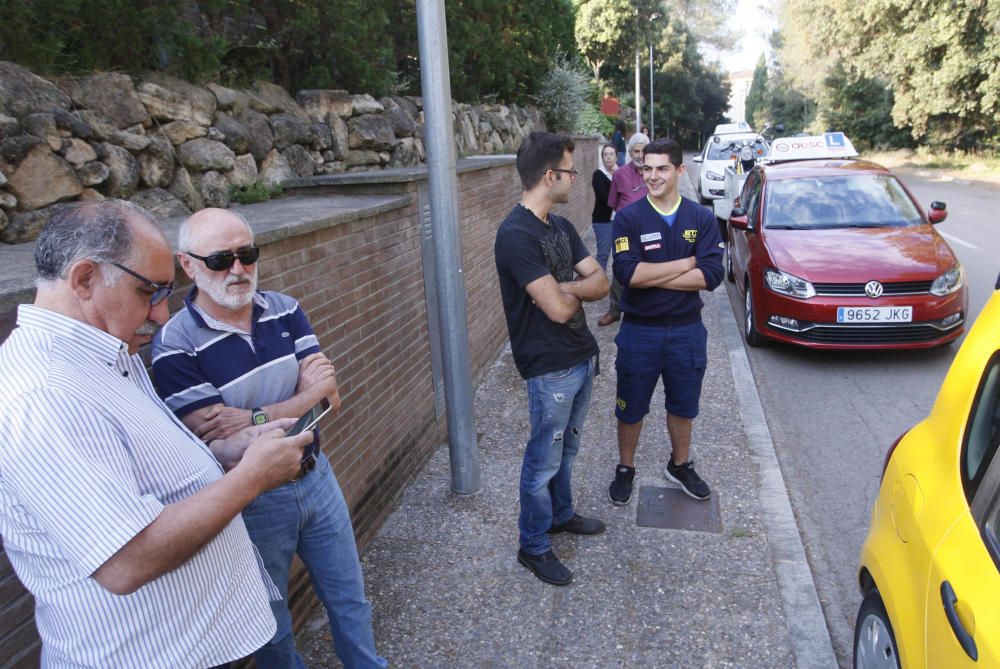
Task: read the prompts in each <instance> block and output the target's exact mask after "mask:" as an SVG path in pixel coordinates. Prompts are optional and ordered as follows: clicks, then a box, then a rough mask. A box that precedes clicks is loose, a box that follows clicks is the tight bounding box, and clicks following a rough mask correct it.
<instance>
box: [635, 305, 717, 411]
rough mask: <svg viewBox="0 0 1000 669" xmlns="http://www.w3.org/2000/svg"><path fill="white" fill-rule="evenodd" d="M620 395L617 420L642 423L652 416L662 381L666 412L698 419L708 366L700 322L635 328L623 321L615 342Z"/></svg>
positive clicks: (703, 333)
mask: <svg viewBox="0 0 1000 669" xmlns="http://www.w3.org/2000/svg"><path fill="white" fill-rule="evenodd" d="M615 344H617V345H618V357H617V359H616V360H615V369H616V370H617V372H618V396H617V399H616V402H615V416H616V417H617V418H618V420H620V421H621V422H623V423H628V424H633V423H638V422H639V421H641V420H642V419H643V417H644V416H645V415H646V414H647V413H649V401H650V399H652V397H653V391H654V390H655V389H656V382H657V380H658V379H663V394H664V395H665V399H666V401H665V402H664V406H665V408H666V410H667V413H669V414H673V415H675V416H680V417H682V418H694V417H696V416H697V415H698V400H699V399H700V398H701V381H702V379H703V378H704V377H705V366H706V365H707V364H708V348H707V346H708V330H706V329H705V326H704V324H702V323H701V322H700V321H699V322H697V323H690V324H688V325H637V324H635V323H629V322H624V323H622V325H621V328H620V329H619V330H618V336H617V337H615Z"/></svg>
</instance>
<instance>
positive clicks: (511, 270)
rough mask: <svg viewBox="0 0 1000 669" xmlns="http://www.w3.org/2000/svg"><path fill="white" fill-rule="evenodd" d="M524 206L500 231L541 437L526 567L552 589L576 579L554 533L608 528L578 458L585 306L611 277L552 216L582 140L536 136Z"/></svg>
mask: <svg viewBox="0 0 1000 669" xmlns="http://www.w3.org/2000/svg"><path fill="white" fill-rule="evenodd" d="M517 171H518V174H519V175H520V177H521V185H522V187H523V192H522V194H521V202H520V203H519V204H518V205H517V206H516V207H514V210H513V211H511V213H510V214H509V215H508V216H507V218H506V219H504V221H503V223H501V224H500V228H499V229H498V230H497V238H496V244H495V246H494V252H495V254H496V265H497V274H498V275H499V278H500V293H501V296H502V297H503V308H504V314H505V316H506V317H507V331H508V332H509V333H510V346H511V350H512V351H513V354H514V364H516V365H517V370H518V371H519V372H520V373H521V376H522V377H524V379H525V385H526V387H527V390H528V413H529V416H530V420H531V436H530V437H529V439H528V443H527V446H526V448H525V451H524V461H523V463H522V464H521V485H520V501H521V515H520V518H519V520H518V529H519V530H520V535H521V536H520V550H519V551H518V553H517V559H518V561H519V562H520V563H521V564H523V565H524V566H525V567H527V568H528V569H530V570H531V572H532V573H533V574H534V575H535V576H537V577H538V578H539V579H541V580H542V581H545V582H546V583H551V584H553V585H568V584H569V583H570V582H571V581H572V580H573V573H572V572H571V571H570V570H569V569H567V568H566V567H565V566H563V564H562V563H561V562H560V561H559V559H558V558H557V557H556V556H555V555H554V554H553V553H552V544H551V541H550V540H549V536H548V535H549V534H555V533H559V532H571V533H573V534H599V533H600V532H603V531H604V523H602V522H601V521H599V520H596V519H593V518H584V517H583V516H580V515H579V514H577V513H575V512H574V511H573V497H572V493H571V490H570V488H571V481H572V467H573V458H574V457H575V456H576V453H577V451H578V450H579V448H580V432H581V430H582V429H583V421H584V419H585V418H586V417H587V408H588V407H589V405H590V393H591V388H592V386H593V380H594V374H595V373H596V366H597V352H598V348H597V341H595V339H594V336H593V335H592V334H590V330H589V329H588V328H587V320H586V318H585V316H584V313H583V306H582V303H583V302H584V301H593V300H599V299H601V298H602V297H604V296H605V295H607V294H608V279H607V277H606V276H605V274H604V270H602V269H601V266H600V265H598V264H597V261H596V260H594V258H593V257H592V256H590V255H589V254H588V252H587V249H586V247H584V245H583V242H582V241H581V240H580V235H579V234H577V232H576V228H574V227H573V224H572V223H570V222H569V221H567V220H566V219H565V218H562V217H560V216H555V215H553V214H550V213H549V210H550V209H551V208H552V206H553V205H554V204H557V203H560V202H567V201H569V194H570V189H571V188H572V185H573V182H574V181H575V179H576V175H577V171H576V170H575V169H574V168H573V141H572V140H571V139H570V138H569V137H566V136H564V135H554V134H551V133H545V132H534V133H531V135H529V136H528V138H527V139H526V140H525V141H524V143H523V144H521V148H520V149H518V151H517Z"/></svg>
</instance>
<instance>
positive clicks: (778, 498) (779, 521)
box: [708, 285, 837, 669]
mask: <svg viewBox="0 0 1000 669" xmlns="http://www.w3.org/2000/svg"><path fill="white" fill-rule="evenodd" d="M708 295H711V296H712V298H713V299H715V302H716V306H717V307H718V310H719V316H720V321H721V324H722V328H723V338H724V339H725V341H726V348H728V349H729V365H730V368H731V369H732V372H733V382H734V384H735V386H736V397H737V401H738V404H739V410H740V417H741V418H742V419H743V427H744V429H745V430H746V437H747V445H748V446H749V447H750V452H751V458H752V459H753V461H754V463H755V464H756V465H757V476H758V481H759V484H760V487H759V494H760V504H761V520H763V522H764V532H765V533H766V534H767V545H768V548H769V549H770V551H771V562H772V566H773V568H774V573H775V576H776V577H777V581H778V590H779V592H780V593H781V599H782V608H783V609H784V612H785V625H786V626H787V629H788V636H789V639H790V641H791V644H792V651H793V652H794V653H795V658H796V660H797V663H796V664H797V666H798V667H809V668H810V669H811V668H812V667H822V668H824V669H830V668H833V667H836V666H837V655H836V653H835V652H834V650H833V641H832V640H831V638H830V631H829V630H828V629H827V626H826V618H825V617H824V616H823V607H822V606H821V605H820V602H819V593H818V592H817V591H816V583H815V581H814V580H813V575H812V570H811V569H810V568H809V561H808V560H807V559H806V551H805V548H804V547H803V545H802V537H801V536H800V534H799V528H798V524H797V523H796V522H795V513H794V512H793V511H792V503H791V500H789V498H788V489H787V487H786V486H785V480H784V478H783V477H782V474H781V466H780V465H779V464H778V456H777V454H776V453H775V452H774V442H773V441H771V431H770V430H769V429H768V427H767V420H766V419H765V418H764V407H763V406H762V405H761V403H760V395H758V394H757V384H756V382H755V381H754V377H753V372H751V370H750V360H749V359H748V358H747V353H746V350H745V349H744V348H743V339H742V336H741V335H740V318H739V316H737V314H736V313H735V312H734V310H733V309H732V308H730V303H729V295H728V292H727V290H726V287H725V285H723V286H721V290H718V291H713V292H711V293H708Z"/></svg>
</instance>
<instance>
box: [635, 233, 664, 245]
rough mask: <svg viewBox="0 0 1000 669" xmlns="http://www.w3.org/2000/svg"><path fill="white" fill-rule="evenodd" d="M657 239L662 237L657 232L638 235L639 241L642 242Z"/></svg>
mask: <svg viewBox="0 0 1000 669" xmlns="http://www.w3.org/2000/svg"><path fill="white" fill-rule="evenodd" d="M658 239H663V236H662V235H661V234H660V233H659V232H650V233H649V234H646V235H642V236H640V237H639V241H640V242H642V243H643V244H645V243H646V242H655V241H656V240H658Z"/></svg>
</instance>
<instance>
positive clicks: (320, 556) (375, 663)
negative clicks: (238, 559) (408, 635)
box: [243, 453, 387, 669]
mask: <svg viewBox="0 0 1000 669" xmlns="http://www.w3.org/2000/svg"><path fill="white" fill-rule="evenodd" d="M243 522H244V523H246V526H247V531H248V532H249V533H250V539H251V541H253V543H254V545H255V546H256V547H257V550H258V551H259V552H260V555H261V558H262V559H263V560H264V567H265V568H266V569H267V573H268V574H270V576H271V580H272V581H274V584H275V585H276V586H277V587H278V590H280V591H281V597H282V601H279V602H271V610H272V611H273V612H274V618H275V620H277V622H278V631H277V632H276V633H275V635H274V638H272V639H271V640H270V641H269V642H267V644H265V645H264V646H263V647H262V648H260V649H259V650H258V651H257V652H256V653H254V659H255V660H256V661H257V666H258V667H260V669H272V668H281V669H290V668H291V667H296V668H297V669H304V667H305V664H304V663H303V661H302V658H301V657H300V656H299V654H298V652H297V651H296V650H295V639H294V638H293V636H292V617H291V614H290V613H289V611H288V570H289V567H290V566H291V564H292V558H293V557H294V556H295V554H296V553H297V554H298V555H299V557H300V558H301V559H302V562H303V563H304V564H305V566H306V569H307V570H308V571H309V578H310V580H311V581H312V586H313V590H315V591H316V595H317V596H318V597H319V599H320V601H321V602H322V603H323V606H324V607H325V608H326V615H327V617H328V618H329V620H330V631H331V632H332V635H333V647H334V650H335V651H336V653H337V657H339V658H340V661H341V662H343V664H344V667H345V669H351V668H352V667H385V666H387V663H386V661H385V660H384V659H382V658H381V657H379V656H378V653H376V652H375V639H374V637H373V636H372V608H371V604H370V603H369V602H368V600H367V599H365V583H364V579H363V578H362V576H361V563H360V562H359V561H358V549H357V546H356V545H355V543H354V529H353V528H352V527H351V516H350V513H349V512H348V510H347V503H346V502H345V501H344V495H343V493H342V492H341V491H340V486H339V485H338V484H337V479H336V478H335V477H334V475H333V470H332V469H331V468H330V462H329V461H328V460H327V459H326V456H325V455H323V454H322V453H319V454H318V455H317V458H316V468H315V469H313V471H311V472H309V473H308V474H306V476H305V477H303V478H302V479H300V480H298V481H292V482H291V483H286V484H285V485H283V486H280V487H278V488H275V489H274V490H270V491H268V492H266V493H264V494H262V495H260V496H258V497H257V498H256V499H254V501H252V502H251V503H250V504H249V506H247V507H246V508H245V509H244V510H243Z"/></svg>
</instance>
